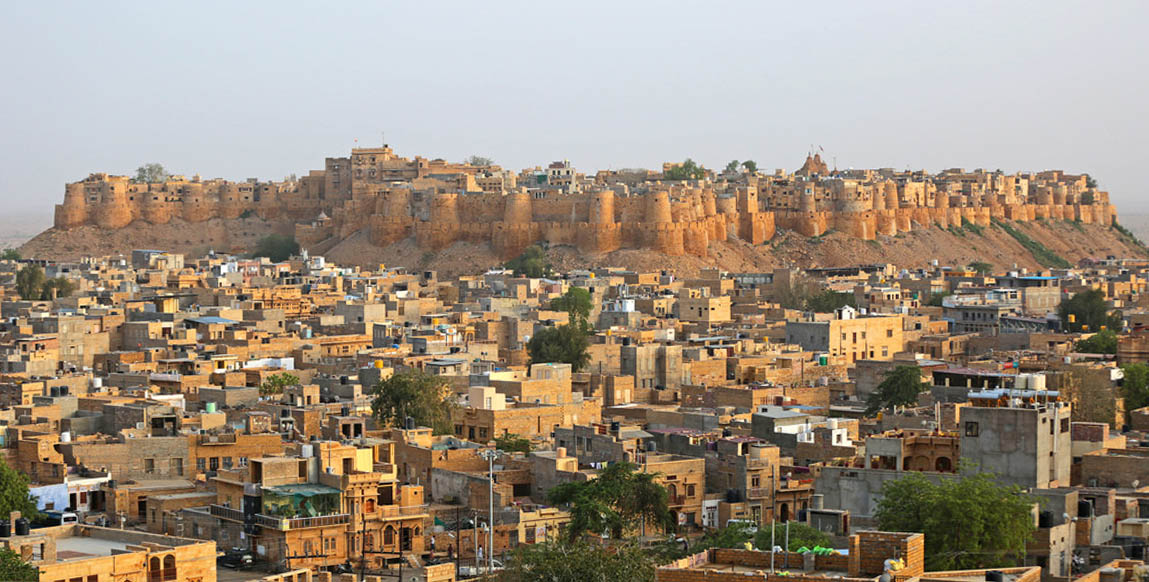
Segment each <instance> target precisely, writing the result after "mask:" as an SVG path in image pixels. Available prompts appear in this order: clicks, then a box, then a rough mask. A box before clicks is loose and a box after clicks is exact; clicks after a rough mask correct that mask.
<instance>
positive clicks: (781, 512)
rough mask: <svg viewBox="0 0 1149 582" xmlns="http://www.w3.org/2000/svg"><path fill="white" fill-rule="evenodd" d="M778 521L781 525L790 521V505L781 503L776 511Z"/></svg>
mask: <svg viewBox="0 0 1149 582" xmlns="http://www.w3.org/2000/svg"><path fill="white" fill-rule="evenodd" d="M778 520H779V521H781V522H782V523H786V522H787V521H790V504H789V503H783V504H782V507H781V508H779V509H778Z"/></svg>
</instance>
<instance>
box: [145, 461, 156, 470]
mask: <svg viewBox="0 0 1149 582" xmlns="http://www.w3.org/2000/svg"><path fill="white" fill-rule="evenodd" d="M144 472H145V473H148V474H151V473H155V472H156V460H155V459H144Z"/></svg>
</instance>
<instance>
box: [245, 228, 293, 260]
mask: <svg viewBox="0 0 1149 582" xmlns="http://www.w3.org/2000/svg"><path fill="white" fill-rule="evenodd" d="M252 254H253V255H254V256H256V257H267V258H269V259H271V262H273V263H279V262H282V261H286V260H287V259H290V258H291V257H293V256H295V255H297V254H299V243H297V242H295V237H293V236H288V235H286V234H269V235H267V236H265V237H263V238H261V239H259V242H258V243H256V245H255V252H254V253H252Z"/></svg>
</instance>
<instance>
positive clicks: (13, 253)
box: [0, 249, 21, 261]
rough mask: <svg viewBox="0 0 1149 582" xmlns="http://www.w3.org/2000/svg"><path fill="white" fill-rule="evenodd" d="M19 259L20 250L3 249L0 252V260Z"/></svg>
mask: <svg viewBox="0 0 1149 582" xmlns="http://www.w3.org/2000/svg"><path fill="white" fill-rule="evenodd" d="M20 259H21V257H20V251H18V250H16V249H4V251H3V252H0V261H19V260H20Z"/></svg>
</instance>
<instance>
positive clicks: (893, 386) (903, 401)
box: [866, 366, 929, 415]
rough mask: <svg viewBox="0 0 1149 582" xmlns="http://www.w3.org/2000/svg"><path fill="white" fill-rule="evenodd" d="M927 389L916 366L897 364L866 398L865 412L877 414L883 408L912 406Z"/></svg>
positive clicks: (927, 385) (927, 386)
mask: <svg viewBox="0 0 1149 582" xmlns="http://www.w3.org/2000/svg"><path fill="white" fill-rule="evenodd" d="M928 389H929V384H926V383H925V382H922V371H921V369H920V368H918V367H917V366H898V367H896V368H894V369H893V370H890V371H889V372H887V373H886V377H885V379H883V380H882V383H881V384H878V388H877V389H876V390H874V392H873V393H871V394H870V397H869V399H867V400H866V403H867V406H866V414H867V415H873V414H877V412H878V411H879V410H882V409H884V408H894V407H898V406H914V405H916V404H917V403H918V395H919V394H921V393H922V392H923V391H925V390H928Z"/></svg>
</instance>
